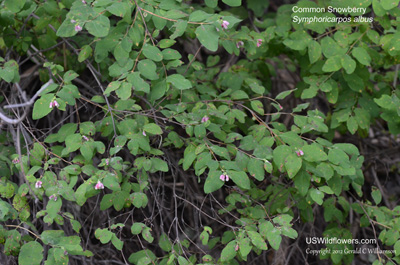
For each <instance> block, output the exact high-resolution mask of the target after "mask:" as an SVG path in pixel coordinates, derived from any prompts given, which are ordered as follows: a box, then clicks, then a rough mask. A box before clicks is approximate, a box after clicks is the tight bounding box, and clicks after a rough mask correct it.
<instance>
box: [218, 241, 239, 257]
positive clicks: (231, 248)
mask: <svg viewBox="0 0 400 265" xmlns="http://www.w3.org/2000/svg"><path fill="white" fill-rule="evenodd" d="M235 248H236V241H235V240H233V241H231V242H229V243H228V244H227V245H226V247H224V249H223V250H222V252H221V261H222V262H224V261H229V260H231V259H233V258H234V257H235V256H236V250H235Z"/></svg>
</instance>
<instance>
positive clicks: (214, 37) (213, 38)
mask: <svg viewBox="0 0 400 265" xmlns="http://www.w3.org/2000/svg"><path fill="white" fill-rule="evenodd" d="M196 36H197V38H198V39H199V41H200V43H201V44H202V45H204V47H206V48H207V49H209V50H210V51H212V52H215V51H217V49H218V40H219V34H218V32H217V30H216V29H215V26H212V25H200V26H198V27H197V29H196Z"/></svg>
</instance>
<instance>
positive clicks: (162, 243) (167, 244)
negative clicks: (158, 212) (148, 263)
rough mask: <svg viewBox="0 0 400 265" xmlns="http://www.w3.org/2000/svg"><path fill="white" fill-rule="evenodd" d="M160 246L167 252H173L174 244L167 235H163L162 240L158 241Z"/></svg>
mask: <svg viewBox="0 0 400 265" xmlns="http://www.w3.org/2000/svg"><path fill="white" fill-rule="evenodd" d="M158 245H159V246H160V248H161V249H162V250H164V251H165V252H169V251H171V250H172V244H171V242H170V241H169V238H168V236H167V234H165V233H162V234H161V236H160V239H159V241H158Z"/></svg>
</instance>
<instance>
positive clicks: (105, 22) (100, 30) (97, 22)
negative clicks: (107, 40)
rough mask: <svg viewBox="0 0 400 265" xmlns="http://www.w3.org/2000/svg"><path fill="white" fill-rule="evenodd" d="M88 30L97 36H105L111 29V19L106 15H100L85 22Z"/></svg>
mask: <svg viewBox="0 0 400 265" xmlns="http://www.w3.org/2000/svg"><path fill="white" fill-rule="evenodd" d="M85 27H86V29H87V31H88V32H89V33H90V34H92V35H93V36H95V37H105V36H107V35H108V31H109V30H110V20H109V19H108V17H106V16H104V15H99V16H98V17H97V18H95V19H94V20H92V21H89V22H87V23H86V24H85Z"/></svg>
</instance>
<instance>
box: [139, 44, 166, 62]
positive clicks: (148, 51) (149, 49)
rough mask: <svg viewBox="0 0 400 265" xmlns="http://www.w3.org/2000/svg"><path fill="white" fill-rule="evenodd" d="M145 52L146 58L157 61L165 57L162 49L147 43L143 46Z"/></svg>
mask: <svg viewBox="0 0 400 265" xmlns="http://www.w3.org/2000/svg"><path fill="white" fill-rule="evenodd" d="M143 54H144V56H146V58H148V59H150V60H153V61H155V62H160V61H162V59H163V55H162V53H161V51H160V50H159V49H158V48H157V47H156V46H152V45H148V44H146V45H145V46H144V48H143Z"/></svg>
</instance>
